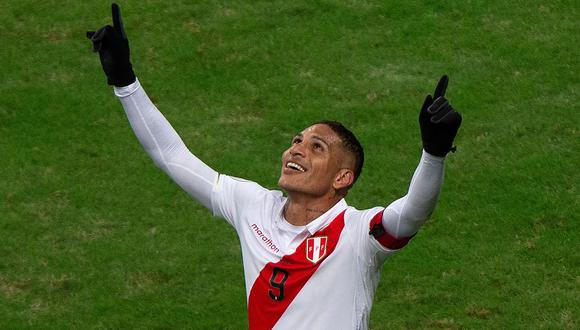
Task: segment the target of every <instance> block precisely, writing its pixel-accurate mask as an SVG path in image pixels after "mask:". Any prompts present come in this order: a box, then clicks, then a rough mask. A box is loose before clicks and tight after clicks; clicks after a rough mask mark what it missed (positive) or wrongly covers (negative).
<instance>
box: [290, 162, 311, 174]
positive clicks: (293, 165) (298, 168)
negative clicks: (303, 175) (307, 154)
mask: <svg viewBox="0 0 580 330" xmlns="http://www.w3.org/2000/svg"><path fill="white" fill-rule="evenodd" d="M286 167H289V168H292V169H295V170H298V171H300V172H306V169H305V168H304V167H302V166H300V165H298V164H296V163H293V162H288V164H286Z"/></svg>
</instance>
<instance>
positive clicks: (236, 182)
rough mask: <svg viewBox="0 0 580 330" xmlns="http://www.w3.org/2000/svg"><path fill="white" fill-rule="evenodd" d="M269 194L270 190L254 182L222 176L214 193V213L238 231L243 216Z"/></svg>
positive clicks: (212, 198) (212, 197)
mask: <svg viewBox="0 0 580 330" xmlns="http://www.w3.org/2000/svg"><path fill="white" fill-rule="evenodd" d="M268 193H269V190H268V189H266V188H264V187H262V186H260V185H259V184H257V183H255V182H253V181H248V180H244V179H240V178H236V177H232V176H228V175H223V174H220V176H219V178H218V183H217V184H216V185H215V186H214V189H213V191H212V196H211V206H212V212H213V214H214V215H215V216H218V217H221V218H223V219H225V220H226V221H227V222H228V223H229V224H231V225H232V226H233V227H234V228H236V229H237V227H238V223H239V220H240V218H241V217H242V214H244V212H246V210H247V209H248V208H251V207H255V205H256V202H258V201H260V200H263V199H264V196H265V195H267V194H268Z"/></svg>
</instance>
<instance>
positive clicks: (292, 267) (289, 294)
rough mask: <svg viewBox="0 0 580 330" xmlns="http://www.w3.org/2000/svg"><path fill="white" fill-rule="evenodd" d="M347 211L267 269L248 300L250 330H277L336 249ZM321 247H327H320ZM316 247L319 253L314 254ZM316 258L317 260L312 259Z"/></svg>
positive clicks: (268, 265) (256, 282) (254, 286)
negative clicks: (292, 305)
mask: <svg viewBox="0 0 580 330" xmlns="http://www.w3.org/2000/svg"><path fill="white" fill-rule="evenodd" d="M344 212H345V211H343V212H342V213H340V214H339V215H338V216H337V217H336V218H335V219H334V220H332V222H331V223H330V224H329V225H328V226H326V228H324V229H322V230H319V231H317V232H316V233H314V235H312V236H310V237H309V238H307V239H305V240H304V241H303V242H302V243H300V245H299V246H298V248H296V251H295V252H294V253H293V254H290V255H285V256H284V257H282V259H281V260H280V261H278V262H276V263H273V262H270V263H268V264H267V265H266V266H264V268H263V269H262V271H260V274H259V275H258V278H257V279H256V281H255V282H254V285H253V286H252V289H251V290H250V297H249V299H248V314H249V316H248V318H249V322H250V329H252V330H258V329H260V330H261V329H272V327H274V325H275V324H276V322H278V320H279V319H280V317H282V314H284V312H285V311H286V309H287V308H288V306H289V305H290V303H291V302H292V301H293V300H294V298H296V296H297V295H298V293H299V292H300V290H302V288H303V287H304V285H305V284H306V282H308V280H309V279H310V278H311V277H312V275H314V272H316V270H317V269H318V267H319V266H320V264H321V263H322V262H323V261H324V260H325V259H326V258H328V256H329V255H330V254H332V252H333V251H334V249H335V248H336V245H337V244H338V239H339V237H340V234H341V232H342V229H343V228H344ZM325 238H326V239H325ZM309 241H310V242H309ZM321 244H325V246H324V247H321ZM315 246H316V249H317V250H316V251H314V252H313V251H312V250H313V249H315ZM307 248H308V249H309V251H308V252H307ZM314 255H315V256H316V257H314V259H313V256H314ZM309 259H310V260H309ZM312 260H314V261H315V262H313V261H312Z"/></svg>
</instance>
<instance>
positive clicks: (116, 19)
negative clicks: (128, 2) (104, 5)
mask: <svg viewBox="0 0 580 330" xmlns="http://www.w3.org/2000/svg"><path fill="white" fill-rule="evenodd" d="M111 11H112V12H113V27H114V28H115V30H117V32H118V33H119V34H120V35H121V37H122V38H123V39H126V38H127V36H126V35H125V27H123V20H122V19H121V8H119V6H118V5H117V4H116V3H113V4H112V5H111Z"/></svg>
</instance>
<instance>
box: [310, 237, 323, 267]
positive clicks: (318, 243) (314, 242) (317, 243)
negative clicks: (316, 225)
mask: <svg viewBox="0 0 580 330" xmlns="http://www.w3.org/2000/svg"><path fill="white" fill-rule="evenodd" d="M327 241H328V237H326V236H320V237H311V238H308V239H307V240H306V259H308V260H309V261H310V262H312V263H314V264H315V263H317V262H318V261H319V260H320V259H322V258H324V256H325V255H326V242H327Z"/></svg>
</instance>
